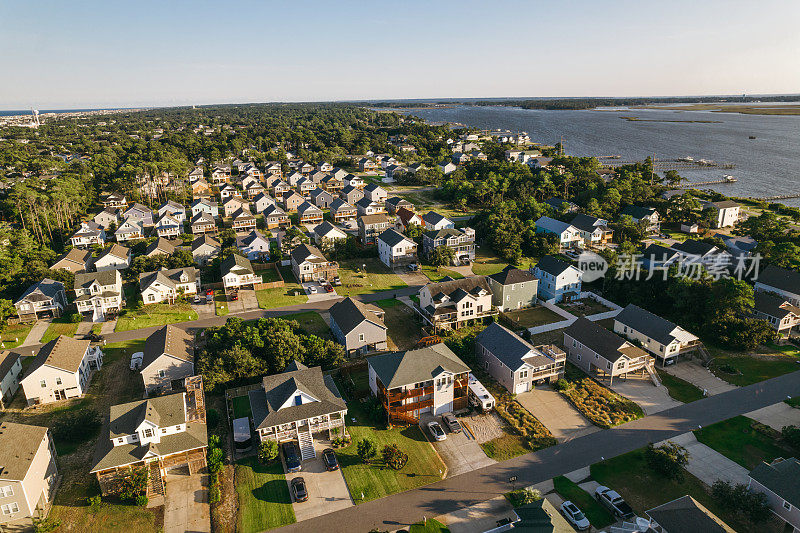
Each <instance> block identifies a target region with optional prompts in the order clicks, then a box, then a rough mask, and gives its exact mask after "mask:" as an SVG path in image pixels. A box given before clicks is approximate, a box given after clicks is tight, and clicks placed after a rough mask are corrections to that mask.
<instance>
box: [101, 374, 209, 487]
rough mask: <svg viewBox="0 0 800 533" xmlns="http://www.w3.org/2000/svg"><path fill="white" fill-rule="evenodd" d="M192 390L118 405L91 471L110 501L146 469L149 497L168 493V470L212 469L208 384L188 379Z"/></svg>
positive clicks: (105, 428)
mask: <svg viewBox="0 0 800 533" xmlns="http://www.w3.org/2000/svg"><path fill="white" fill-rule="evenodd" d="M185 383H186V391H185V392H179V393H175V394H167V395H165V396H156V397H153V398H146V399H143V400H136V401H133V402H129V403H123V404H119V405H112V406H111V408H110V409H109V416H108V425H106V426H104V428H103V434H102V435H101V436H100V438H99V440H98V442H97V449H96V450H95V454H94V458H93V460H92V466H91V470H90V472H91V473H92V474H95V475H96V476H97V481H98V484H99V485H100V491H101V492H102V494H103V495H104V496H107V495H113V494H116V493H118V492H119V491H120V489H121V488H122V486H123V485H122V479H123V478H124V477H125V476H127V475H128V474H129V473H130V472H131V470H132V469H137V468H146V469H147V473H148V476H147V477H148V480H147V492H146V496H147V497H148V498H151V499H152V498H153V497H154V496H161V495H163V494H164V491H165V488H164V483H165V482H164V476H165V475H166V473H167V470H169V469H173V468H181V469H184V471H188V473H189V474H190V475H191V474H197V473H198V472H201V471H202V470H203V469H204V468H205V467H206V449H207V447H208V428H207V426H206V411H205V405H206V403H205V398H204V395H203V385H202V380H201V379H200V377H199V376H194V377H191V378H188V379H187V380H186V382H185Z"/></svg>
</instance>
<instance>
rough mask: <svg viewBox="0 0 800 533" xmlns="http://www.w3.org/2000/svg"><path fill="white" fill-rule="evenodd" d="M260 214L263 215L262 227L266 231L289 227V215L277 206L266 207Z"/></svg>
mask: <svg viewBox="0 0 800 533" xmlns="http://www.w3.org/2000/svg"><path fill="white" fill-rule="evenodd" d="M262 214H263V215H264V225H265V226H266V228H267V229H275V228H285V227H286V226H288V225H289V215H287V214H286V213H285V212H284V211H283V209H281V208H280V207H278V206H277V205H271V206H268V207H267V208H266V209H264V211H263V212H262Z"/></svg>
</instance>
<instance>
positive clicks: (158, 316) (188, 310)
mask: <svg viewBox="0 0 800 533" xmlns="http://www.w3.org/2000/svg"><path fill="white" fill-rule="evenodd" d="M191 320H197V313H196V312H195V311H194V309H192V306H191V305H189V304H188V303H185V302H180V303H174V304H166V303H160V304H149V305H145V306H143V307H142V309H141V310H136V309H128V310H127V312H126V313H125V314H124V315H122V316H120V317H119V318H118V319H117V327H116V328H115V329H114V331H130V330H132V329H141V328H149V327H150V326H163V325H165V324H174V323H176V322H189V321H191Z"/></svg>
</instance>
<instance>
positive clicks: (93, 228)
mask: <svg viewBox="0 0 800 533" xmlns="http://www.w3.org/2000/svg"><path fill="white" fill-rule="evenodd" d="M70 242H71V243H72V246H75V247H76V248H85V247H88V246H91V245H93V244H97V245H100V246H102V245H103V244H105V242H106V231H105V230H104V229H103V227H102V226H100V224H98V223H97V222H94V221H91V220H90V221H84V222H81V225H80V227H78V229H77V230H76V231H75V233H73V235H72V237H71V238H70Z"/></svg>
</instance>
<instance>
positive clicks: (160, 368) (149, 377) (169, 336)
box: [139, 325, 194, 396]
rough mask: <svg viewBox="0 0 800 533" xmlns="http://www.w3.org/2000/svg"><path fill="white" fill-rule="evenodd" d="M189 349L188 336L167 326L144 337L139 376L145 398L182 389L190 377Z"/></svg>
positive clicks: (179, 329)
mask: <svg viewBox="0 0 800 533" xmlns="http://www.w3.org/2000/svg"><path fill="white" fill-rule="evenodd" d="M193 346H194V339H193V338H192V336H191V335H189V334H188V333H187V332H186V331H185V330H183V329H181V328H178V327H175V326H171V325H167V326H163V327H161V328H159V329H157V330H156V331H155V332H154V333H152V334H151V335H150V336H149V337H147V341H145V343H144V352H143V354H142V362H141V368H140V372H139V373H140V374H141V376H142V382H144V392H145V395H148V396H149V395H151V394H153V393H158V394H163V393H165V392H172V391H173V390H174V389H175V390H180V389H182V388H183V386H184V383H185V380H186V378H188V377H191V376H193V375H194V348H193Z"/></svg>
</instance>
